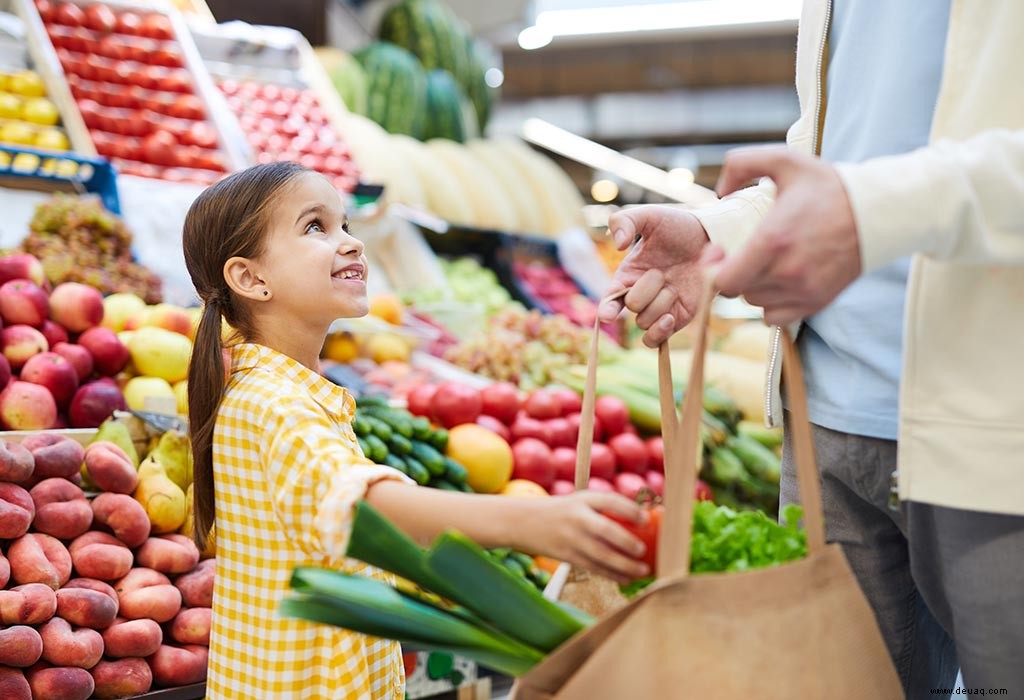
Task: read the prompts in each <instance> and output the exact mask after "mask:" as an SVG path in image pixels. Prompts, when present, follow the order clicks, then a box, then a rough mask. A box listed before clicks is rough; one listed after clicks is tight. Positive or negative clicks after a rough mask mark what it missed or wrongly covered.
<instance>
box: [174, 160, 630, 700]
mask: <svg viewBox="0 0 1024 700" xmlns="http://www.w3.org/2000/svg"><path fill="white" fill-rule="evenodd" d="M184 248H185V261H186V264H187V265H188V271H189V274H190V275H191V277H192V282H193V283H194V284H195V287H196V290H197V291H198V293H199V296H200V297H201V298H202V299H203V301H204V302H205V307H204V309H203V315H202V320H201V321H200V324H199V328H198V331H197V333H196V337H195V347H194V350H193V354H192V363H191V367H190V369H189V382H188V387H189V395H188V400H189V419H190V426H191V432H192V444H193V452H194V457H195V532H196V536H197V539H198V540H199V542H200V545H201V546H202V545H203V543H204V542H205V539H206V538H207V537H208V536H209V533H210V528H211V527H212V526H213V525H214V522H215V521H216V537H217V580H216V588H215V591H214V616H213V626H212V631H211V635H210V658H209V678H208V681H207V697H208V698H210V699H211V700H222V699H224V698H239V699H242V698H244V699H245V700H251V699H253V698H259V699H260V700H270V699H271V698H282V699H284V698H287V699H288V700H299V699H312V698H349V699H352V700H355V699H365V700H370V699H371V698H374V699H375V698H403V697H404V677H403V667H402V660H401V655H400V649H399V646H398V644H396V643H393V642H388V641H383V640H380V639H375V638H370V637H366V636H363V635H360V634H356V633H353V632H349V631H346V630H339V629H336V628H332V627H329V626H326V625H316V624H311V623H308V622H304V621H299V620H291V619H284V618H282V617H280V616H279V615H278V614H277V612H276V610H277V607H278V604H279V603H280V601H281V598H282V597H283V595H284V594H285V592H286V591H287V589H288V579H289V576H290V573H291V571H292V569H293V568H294V567H296V566H306V565H313V566H327V567H333V568H337V569H341V570H344V571H347V572H352V573H358V574H361V575H364V576H369V577H372V578H375V579H380V580H385V581H388V580H390V577H389V575H388V574H386V573H385V572H382V571H380V570H377V569H374V568H373V567H370V566H367V565H365V564H363V563H361V562H358V561H354V560H351V559H346V558H345V557H344V552H345V546H346V541H347V538H348V535H349V531H350V528H351V518H352V511H353V508H354V506H355V504H356V502H357V501H358V500H359V499H366V500H367V502H369V503H370V504H371V505H373V506H374V507H375V508H377V509H378V510H380V511H381V512H383V513H384V514H385V515H386V516H387V517H388V518H390V519H391V520H392V521H394V522H395V523H396V525H398V526H399V527H400V528H402V529H403V530H404V531H405V532H407V533H408V534H409V535H410V536H412V537H414V538H415V539H416V540H418V541H420V542H422V543H427V542H429V541H430V540H432V539H433V538H434V537H435V536H436V535H437V534H439V533H440V532H442V531H443V530H445V529H446V528H455V529H458V530H461V531H462V532H464V533H466V534H467V535H469V536H470V537H472V538H473V539H475V540H476V541H477V542H479V543H480V544H481V545H483V546H484V547H497V546H507V547H515V548H516V549H519V550H522V551H525V552H530V553H544V554H547V555H548V556H552V557H556V558H558V559H562V560H566V561H570V562H572V563H574V564H577V565H580V566H583V567H586V568H589V569H591V570H594V571H597V572H599V573H602V574H604V575H608V576H612V577H615V578H617V579H620V580H625V579H630V578H636V577H639V576H643V575H645V574H646V573H647V571H646V569H645V567H644V566H643V564H640V563H639V562H637V561H636V559H637V558H638V557H640V556H641V555H642V553H643V545H642V544H641V543H640V542H639V541H638V540H637V539H635V538H634V537H632V535H630V534H629V533H627V532H626V530H624V529H623V528H621V527H620V526H619V525H617V524H615V523H614V522H613V521H612V520H610V519H608V518H605V517H604V516H602V515H600V514H599V513H598V510H601V511H607V512H612V513H615V514H617V515H619V516H622V517H624V518H626V519H629V520H634V521H637V522H640V521H641V520H642V519H643V517H644V516H643V514H642V512H641V510H640V509H639V507H637V506H636V505H635V504H633V503H631V502H629V501H627V500H626V499H625V498H622V497H620V496H616V495H613V494H603V493H591V492H582V493H578V494H573V495H571V496H567V497H561V498H545V499H511V498H500V497H496V496H476V495H469V494H458V493H450V492H445V491H438V490H434V489H426V488H417V487H416V486H415V485H414V484H413V483H412V482H411V481H410V480H409V479H408V478H406V477H405V476H404V475H402V474H400V473H399V472H397V471H395V470H393V469H390V468H388V467H382V466H377V465H375V464H373V463H371V462H370V461H369V460H367V459H366V458H365V457H364V456H363V455H362V453H361V452H360V451H359V447H358V445H357V443H356V440H355V434H354V433H353V431H352V426H351V422H352V417H353V412H354V410H355V404H354V401H353V399H352V397H351V396H350V395H349V394H348V392H346V391H345V390H344V389H342V388H340V387H337V386H335V385H334V384H331V383H330V382H329V381H327V380H326V379H324V378H322V377H321V376H319V374H318V373H317V360H318V355H319V352H320V348H321V347H322V346H323V343H324V339H325V337H326V335H327V330H328V327H329V326H330V324H331V322H332V321H334V320H335V319H336V318H343V317H355V316H362V315H364V314H366V312H367V299H366V276H367V272H368V270H367V266H366V259H365V258H364V257H363V245H362V243H360V242H359V241H358V240H356V239H355V238H353V237H352V236H351V235H350V234H349V230H348V223H347V221H346V217H345V211H344V209H343V207H342V204H341V200H340V198H339V196H338V193H337V192H336V191H335V189H334V188H333V187H332V186H331V184H330V183H329V182H328V181H327V180H326V179H325V178H323V177H321V176H320V175H318V174H316V173H314V172H312V171H309V170H306V169H304V168H301V167H299V166H297V165H295V164H292V163H274V164H270V165H261V166H256V167H253V168H250V169H248V170H245V171H242V172H240V173H236V174H235V175H232V176H230V177H228V178H226V179H225V180H223V181H221V182H220V183H218V184H217V185H214V186H213V187H210V188H209V189H207V190H206V191H205V192H203V193H202V194H201V195H200V196H199V198H198V199H197V200H196V201H195V203H194V204H193V205H192V207H191V209H190V210H189V212H188V216H187V218H186V220H185V228H184ZM222 316H223V318H224V319H225V320H226V321H227V322H228V323H229V324H230V325H231V326H232V327H233V328H235V329H236V330H237V331H238V333H239V335H240V336H241V342H239V343H237V344H234V345H232V346H231V347H230V376H229V377H227V378H225V363H226V359H225V358H224V356H223V354H222V346H221V317H222ZM215 495H216V505H215V499H214V496H215Z"/></svg>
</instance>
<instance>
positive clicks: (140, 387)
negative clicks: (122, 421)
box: [124, 377, 178, 413]
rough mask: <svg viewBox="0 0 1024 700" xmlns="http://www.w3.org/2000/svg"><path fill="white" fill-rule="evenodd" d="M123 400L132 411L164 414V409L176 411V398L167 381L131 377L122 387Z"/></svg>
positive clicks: (155, 378)
mask: <svg viewBox="0 0 1024 700" xmlns="http://www.w3.org/2000/svg"><path fill="white" fill-rule="evenodd" d="M124 400H125V403H127V404H128V408H130V409H132V410H133V411H152V410H156V411H157V412H159V413H166V412H167V411H166V410H162V409H164V408H165V407H171V406H173V407H174V410H177V406H178V397H177V396H176V395H175V393H174V389H172V388H171V385H170V384H168V383H167V380H165V379H160V378H159V377H132V378H131V379H129V380H128V382H127V383H126V384H125V385H124Z"/></svg>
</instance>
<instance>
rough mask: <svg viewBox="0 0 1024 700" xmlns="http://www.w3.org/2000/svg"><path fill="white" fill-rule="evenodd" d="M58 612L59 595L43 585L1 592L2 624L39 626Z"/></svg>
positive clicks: (28, 584)
mask: <svg viewBox="0 0 1024 700" xmlns="http://www.w3.org/2000/svg"><path fill="white" fill-rule="evenodd" d="M56 611H57V595H56V594H55V593H54V592H53V589H52V588H50V587H49V586H47V585H46V584H43V583H27V584H25V585H24V586H15V587H14V588H11V589H10V590H6V591H0V624H4V625H38V624H41V623H43V622H46V621H47V620H49V619H50V618H51V617H53V614H54V613H55V612H56Z"/></svg>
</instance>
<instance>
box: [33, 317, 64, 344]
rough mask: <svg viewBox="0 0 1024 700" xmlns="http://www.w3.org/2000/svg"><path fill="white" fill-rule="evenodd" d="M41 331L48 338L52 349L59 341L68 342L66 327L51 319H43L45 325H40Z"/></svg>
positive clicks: (47, 340)
mask: <svg viewBox="0 0 1024 700" xmlns="http://www.w3.org/2000/svg"><path fill="white" fill-rule="evenodd" d="M39 332H40V333H42V334H43V337H44V338H46V342H47V343H49V345H50V350H51V351H52V350H53V348H54V346H55V345H56V344H57V343H66V342H68V332H67V331H66V330H64V327H63V326H59V325H57V324H56V323H54V322H53V321H51V320H49V319H47V320H45V321H43V325H41V326H39Z"/></svg>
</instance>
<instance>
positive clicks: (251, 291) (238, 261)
mask: <svg viewBox="0 0 1024 700" xmlns="http://www.w3.org/2000/svg"><path fill="white" fill-rule="evenodd" d="M224 279H225V281H227V283H228V286H229V287H230V288H231V291H233V292H234V293H235V294H237V295H238V296H240V297H243V298H245V299H251V300H253V301H267V300H268V299H269V298H270V293H269V291H268V289H267V285H266V284H265V283H264V281H263V278H262V277H260V275H259V272H258V270H257V268H256V265H255V263H254V261H252V260H250V259H249V258H240V257H237V256H236V257H233V258H229V259H228V261H227V262H226V263H224Z"/></svg>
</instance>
